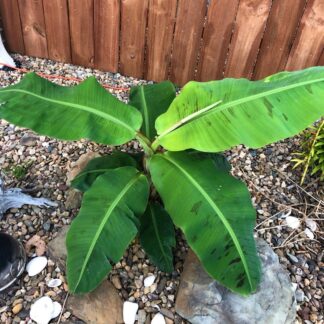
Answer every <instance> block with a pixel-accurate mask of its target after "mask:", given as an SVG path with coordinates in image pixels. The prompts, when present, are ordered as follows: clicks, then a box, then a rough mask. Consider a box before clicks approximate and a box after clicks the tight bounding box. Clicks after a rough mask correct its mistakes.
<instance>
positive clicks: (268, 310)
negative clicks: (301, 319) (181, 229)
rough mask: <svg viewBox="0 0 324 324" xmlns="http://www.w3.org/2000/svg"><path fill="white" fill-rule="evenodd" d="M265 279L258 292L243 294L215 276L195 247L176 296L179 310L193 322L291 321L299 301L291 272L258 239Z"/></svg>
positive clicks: (273, 323) (269, 323) (244, 323)
mask: <svg viewBox="0 0 324 324" xmlns="http://www.w3.org/2000/svg"><path fill="white" fill-rule="evenodd" d="M257 249H258V252H259V256H260V258H261V262H262V280H261V283H260V286H259V288H258V290H257V292H256V293H254V294H252V295H250V296H248V297H242V296H240V295H237V294H234V293H232V292H230V291H229V290H228V289H226V288H224V287H223V286H221V285H220V284H219V283H217V282H216V281H214V280H213V279H211V278H210V277H209V276H208V275H207V273H206V272H205V271H204V269H203V268H202V266H201V264H200V262H199V260H198V259H197V257H196V256H195V255H194V253H193V252H192V251H190V252H189V253H188V256H187V259H186V261H185V264H184V271H183V274H182V276H181V282H180V287H179V290H178V295H177V299H176V306H175V307H176V312H177V313H178V314H179V315H181V316H182V317H184V318H186V319H187V320H189V321H190V322H191V323H192V324H202V323H203V324H216V323H223V324H227V323H233V324H235V323H239V324H254V323H255V324H259V323H267V324H288V323H293V322H294V320H295V317H296V301H295V295H294V290H293V288H292V285H291V282H290V279H289V276H288V273H287V272H286V271H285V270H284V269H283V268H282V267H281V265H280V264H279V260H278V257H277V255H276V254H275V253H274V252H273V251H272V249H271V247H270V246H269V245H268V244H267V243H266V242H265V241H263V240H257Z"/></svg>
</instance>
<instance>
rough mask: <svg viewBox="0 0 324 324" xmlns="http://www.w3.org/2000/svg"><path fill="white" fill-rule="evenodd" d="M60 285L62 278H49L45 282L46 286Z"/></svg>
mask: <svg viewBox="0 0 324 324" xmlns="http://www.w3.org/2000/svg"><path fill="white" fill-rule="evenodd" d="M61 285H62V280H61V279H51V280H49V282H48V283H47V286H48V287H50V288H55V287H59V286H61Z"/></svg>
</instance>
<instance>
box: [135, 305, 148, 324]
mask: <svg viewBox="0 0 324 324" xmlns="http://www.w3.org/2000/svg"><path fill="white" fill-rule="evenodd" d="M145 321H146V312H145V310H144V309H140V310H139V311H138V314H137V324H145Z"/></svg>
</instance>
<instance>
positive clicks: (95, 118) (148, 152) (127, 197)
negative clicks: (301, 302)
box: [0, 67, 324, 295]
mask: <svg viewBox="0 0 324 324" xmlns="http://www.w3.org/2000/svg"><path fill="white" fill-rule="evenodd" d="M0 104H1V105H0V118H3V119H5V120H7V121H9V122H10V123H13V124H16V125H19V126H22V127H27V128H30V129H32V130H34V131H35V132H38V133H39V134H42V135H47V136H53V137H56V138H58V139H61V140H80V139H88V140H91V141H95V142H97V143H101V144H106V145H114V146H118V145H122V144H124V143H126V142H128V141H132V140H137V141H139V143H140V144H141V147H142V152H141V153H139V154H136V155H132V154H126V153H122V152H118V151H116V152H115V153H113V154H111V155H107V156H102V157H99V158H96V159H94V160H92V161H90V162H89V164H88V165H87V166H86V168H85V169H84V170H83V171H82V172H81V173H80V174H79V175H78V176H77V177H76V178H75V179H74V180H73V182H72V186H73V187H75V188H77V189H79V190H81V191H83V192H84V195H83V202H82V205H81V208H80V211H79V214H78V216H77V217H76V218H75V219H74V220H73V222H72V225H71V227H70V230H69V233H68V235H67V240H66V244H67V250H68V258H67V278H68V284H69V289H70V291H71V292H72V293H85V292H88V291H91V290H93V289H95V288H96V287H97V286H98V285H99V284H100V282H101V281H102V280H104V278H105V277H106V276H107V274H108V273H109V271H110V270H111V268H112V266H113V265H114V264H115V263H116V262H118V261H119V260H120V259H121V257H122V256H123V253H124V250H125V249H126V248H127V246H128V245H129V244H130V243H131V242H132V240H134V238H135V237H136V236H137V235H138V237H139V240H140V242H141V244H142V247H143V248H144V250H145V251H146V253H147V255H148V256H149V258H150V259H151V261H152V262H153V263H154V264H156V265H157V266H158V267H159V269H160V270H161V271H164V272H170V271H172V269H173V255H172V252H173V250H174V248H175V243H176V240H175V229H174V226H176V227H177V228H179V229H181V230H182V232H183V233H184V235H185V237H186V239H187V241H188V244H189V246H190V247H191V249H192V250H193V251H194V252H195V253H196V255H197V256H198V258H199V259H200V261H201V263H202V265H203V267H204V268H205V269H206V271H207V272H208V273H209V275H210V276H211V277H213V278H214V279H216V280H217V281H219V282H220V283H222V284H223V285H224V286H226V287H227V288H229V289H230V290H232V291H234V292H237V293H239V294H242V295H248V294H250V293H251V292H253V291H255V290H256V289H257V287H258V283H259V281H260V276H261V269H260V261H259V258H258V255H257V252H256V247H255V241H254V238H253V228H254V224H255V218H256V213H255V210H254V208H253V206H252V203H251V199H250V195H249V192H248V190H247V188H246V186H245V185H244V184H243V183H242V182H241V181H240V180H238V179H236V178H235V177H233V176H232V175H231V172H230V171H231V167H230V165H229V163H228V162H227V160H226V159H225V157H224V156H223V155H222V154H221V152H222V151H224V150H228V149H230V148H231V147H233V146H235V145H238V144H244V145H246V146H248V147H250V148H260V147H262V146H264V145H267V144H269V143H272V142H275V141H278V140H281V139H284V138H287V137H289V136H293V135H295V134H297V133H299V132H300V131H302V130H303V129H305V128H306V127H307V126H309V125H310V124H312V123H313V122H314V121H316V120H318V119H319V118H320V117H321V116H323V113H324V67H313V68H309V69H305V70H301V71H296V72H283V73H279V74H275V75H272V76H270V77H267V78H265V79H263V80H260V81H249V80H246V79H224V80H220V81H211V82H204V83H199V82H189V83H188V84H187V85H186V86H185V87H184V88H183V89H182V90H181V92H180V94H179V95H176V90H175V87H174V85H173V84H172V83H171V82H169V81H165V82H162V83H158V84H153V85H144V86H137V87H134V88H132V89H131V92H130V98H129V103H128V104H126V103H123V102H121V101H119V100H118V99H116V98H115V97H114V96H113V95H111V94H110V93H109V92H107V91H106V90H105V89H104V88H103V87H102V86H100V84H99V83H98V82H97V81H96V79H95V78H93V77H92V78H89V79H87V80H86V81H84V82H83V83H81V84H80V85H77V86H74V87H63V86H59V85H56V84H53V83H51V82H49V81H47V80H45V79H42V78H40V77H39V76H37V75H36V74H33V73H31V74H27V75H26V76H25V77H24V79H23V80H22V81H21V82H19V83H18V84H15V85H12V86H9V87H7V88H2V89H1V90H0Z"/></svg>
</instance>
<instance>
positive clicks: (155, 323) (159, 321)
mask: <svg viewBox="0 0 324 324" xmlns="http://www.w3.org/2000/svg"><path fill="white" fill-rule="evenodd" d="M151 324H166V323H165V319H164V317H163V315H162V314H160V313H157V314H156V315H155V316H154V317H153V319H152V322H151Z"/></svg>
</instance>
